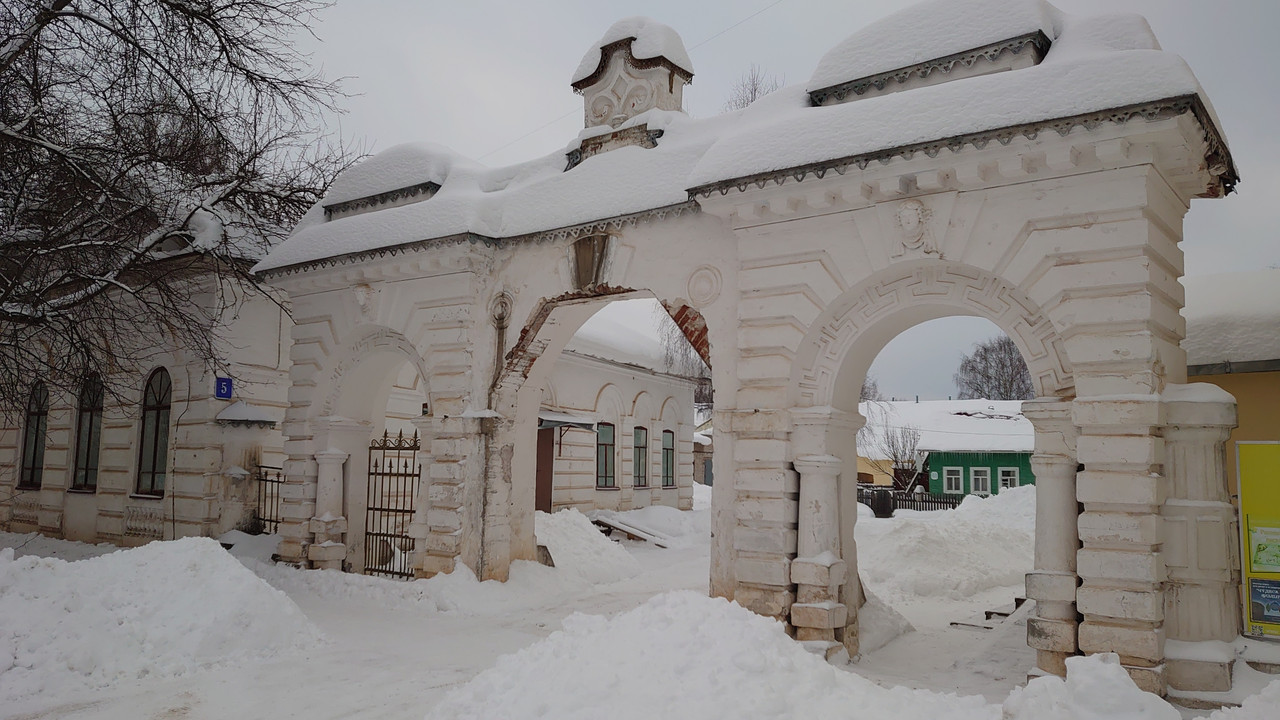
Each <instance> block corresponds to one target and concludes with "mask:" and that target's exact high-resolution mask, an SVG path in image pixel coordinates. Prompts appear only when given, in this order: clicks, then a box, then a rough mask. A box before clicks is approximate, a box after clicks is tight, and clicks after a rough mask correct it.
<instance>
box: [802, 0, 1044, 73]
mask: <svg viewBox="0 0 1280 720" xmlns="http://www.w3.org/2000/svg"><path fill="white" fill-rule="evenodd" d="M1061 19H1062V13H1061V12H1060V11H1059V10H1058V9H1057V8H1055V7H1054V6H1052V5H1050V4H1049V3H1047V2H1044V1H1043V0H929V2H922V3H919V4H917V5H912V6H911V7H908V8H906V9H904V10H901V11H899V12H896V13H894V14H892V15H890V16H888V17H886V18H884V19H883V20H879V21H877V22H874V23H872V24H870V25H868V26H866V27H865V28H863V29H861V30H859V31H857V32H855V33H854V34H852V35H850V36H849V37H848V38H846V39H845V40H844V41H843V42H841V43H840V44H838V45H836V46H835V47H834V48H832V49H831V50H829V51H828V52H827V54H826V55H823V56H822V59H821V60H819V61H818V67H817V69H815V70H814V72H813V75H812V77H810V78H809V83H808V85H807V89H808V90H809V91H810V92H813V91H816V90H821V89H823V88H828V87H832V86H834V85H839V84H841V83H846V82H849V81H852V80H857V79H859V78H864V77H869V76H872V75H877V74H880V73H885V72H890V71H894V70H900V69H902V68H906V67H909V66H912V65H916V64H918V63H922V62H926V61H929V60H933V59H935V58H940V57H945V56H948V55H954V54H956V53H963V52H967V51H969V50H973V49H974V48H979V47H983V46H987V45H991V44H992V43H997V42H1000V41H1003V40H1008V39H1010V38H1014V37H1019V36H1024V35H1029V34H1033V33H1036V32H1042V33H1044V34H1045V36H1047V37H1048V38H1049V39H1050V40H1053V39H1054V38H1056V37H1057V36H1058V27H1059V25H1060V23H1061Z"/></svg>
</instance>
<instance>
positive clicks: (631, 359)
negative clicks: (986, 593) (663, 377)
mask: <svg viewBox="0 0 1280 720" xmlns="http://www.w3.org/2000/svg"><path fill="white" fill-rule="evenodd" d="M668 323H670V324H671V326H672V327H673V328H674V325H675V321H673V320H671V317H670V316H669V315H667V313H666V310H665V309H663V307H662V304H661V303H659V302H658V301H657V300H654V299H653V298H637V299H632V300H615V301H614V302H611V303H609V304H608V305H605V306H604V307H603V308H601V309H600V310H598V311H597V312H596V314H594V315H592V316H591V317H590V318H587V321H586V322H584V323H583V324H582V327H580V328H578V331H577V332H576V333H574V335H573V338H572V339H570V340H569V344H568V345H566V346H565V350H566V351H567V352H571V353H574V354H577V355H587V356H590V357H594V358H598V359H600V360H605V361H607V362H611V363H621V364H624V365H633V366H636V367H640V368H643V369H645V370H650V371H653V372H657V373H665V374H675V375H679V373H677V372H675V371H674V370H673V368H672V363H671V362H669V361H668V360H669V357H668V353H667V349H666V346H665V345H663V342H662V333H661V332H660V331H659V328H660V326H662V325H666V324H668ZM674 332H675V333H676V334H677V335H674V336H679V335H678V333H679V329H678V328H674Z"/></svg>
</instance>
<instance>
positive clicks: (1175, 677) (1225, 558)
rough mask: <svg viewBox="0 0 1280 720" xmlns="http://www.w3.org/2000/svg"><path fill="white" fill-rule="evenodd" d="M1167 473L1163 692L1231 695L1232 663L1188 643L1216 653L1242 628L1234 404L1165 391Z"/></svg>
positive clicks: (1182, 389)
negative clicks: (1233, 489) (1233, 485)
mask: <svg viewBox="0 0 1280 720" xmlns="http://www.w3.org/2000/svg"><path fill="white" fill-rule="evenodd" d="M1163 397H1164V398H1165V403H1166V410H1165V412H1166V422H1167V423H1168V424H1167V426H1166V427H1165V432H1164V435H1165V473H1166V475H1167V476H1168V478H1169V483H1170V487H1169V497H1168V498H1167V499H1166V500H1165V502H1164V504H1163V505H1162V506H1161V507H1160V516H1161V518H1162V519H1163V523H1162V528H1163V531H1164V543H1163V554H1164V558H1165V567H1166V568H1167V572H1168V580H1167V581H1166V583H1165V597H1164V603H1165V610H1164V614H1165V634H1166V637H1167V638H1168V639H1169V640H1171V641H1177V642H1176V643H1171V647H1176V648H1177V651H1176V655H1178V656H1181V657H1174V655H1175V653H1173V652H1171V653H1169V655H1170V657H1169V658H1168V660H1167V665H1168V669H1169V686H1170V687H1172V688H1174V689H1176V690H1184V691H1199V692H1225V691H1227V690H1230V689H1231V661H1230V660H1228V659H1220V660H1206V659H1205V658H1212V657H1216V655H1217V654H1215V653H1206V652H1194V651H1193V650H1192V648H1193V647H1194V646H1193V645H1189V644H1192V643H1204V644H1205V647H1207V648H1212V647H1215V646H1218V647H1220V646H1221V645H1220V644H1221V643H1223V642H1226V643H1230V642H1232V641H1233V640H1235V638H1236V636H1237V635H1238V634H1239V628H1240V621H1241V618H1240V602H1239V596H1238V591H1239V586H1240V562H1239V558H1240V555H1239V547H1238V545H1237V543H1238V538H1239V537H1240V535H1239V528H1238V521H1237V517H1236V509H1235V507H1234V506H1233V505H1232V504H1231V502H1230V496H1229V491H1228V489H1227V482H1226V458H1225V447H1226V441H1227V438H1228V436H1229V435H1230V434H1231V430H1232V428H1234V427H1235V426H1236V407H1235V398H1233V397H1232V396H1231V394H1230V393H1228V392H1226V391H1225V390H1222V389H1221V388H1218V387H1217V386H1214V385H1209V384H1206V383H1195V384H1191V385H1169V386H1167V387H1166V388H1165V391H1164V393H1163Z"/></svg>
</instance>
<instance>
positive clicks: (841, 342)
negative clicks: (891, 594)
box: [790, 261, 1079, 674]
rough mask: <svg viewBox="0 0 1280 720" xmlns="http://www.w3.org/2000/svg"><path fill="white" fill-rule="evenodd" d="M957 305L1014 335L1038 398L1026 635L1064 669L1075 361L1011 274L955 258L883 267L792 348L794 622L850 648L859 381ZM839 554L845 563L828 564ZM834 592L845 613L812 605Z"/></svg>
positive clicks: (1072, 613) (1068, 643)
mask: <svg viewBox="0 0 1280 720" xmlns="http://www.w3.org/2000/svg"><path fill="white" fill-rule="evenodd" d="M954 315H971V316H978V317H983V318H986V319H988V320H991V321H992V322H993V323H995V324H996V325H997V326H999V327H1000V328H1001V329H1002V330H1004V331H1005V332H1006V333H1007V334H1008V335H1009V336H1010V337H1011V338H1013V340H1014V342H1015V343H1016V344H1017V345H1018V348H1019V350H1020V351H1021V353H1022V356H1023V359H1024V360H1025V361H1026V363H1027V365H1028V368H1029V370H1030V372H1031V375H1032V378H1033V382H1034V383H1035V385H1036V388H1037V392H1038V395H1039V396H1040V399H1039V400H1037V401H1034V402H1032V403H1028V405H1027V408H1028V409H1027V411H1026V415H1027V417H1028V419H1030V420H1031V421H1032V423H1033V425H1034V427H1035V428H1036V434H1037V441H1036V452H1035V453H1034V455H1033V460H1032V463H1033V465H1034V468H1035V471H1036V478H1037V488H1038V490H1037V493H1038V495H1037V505H1036V521H1037V524H1036V526H1037V535H1036V553H1035V557H1036V565H1035V573H1034V574H1033V576H1032V577H1029V578H1028V593H1029V597H1031V598H1032V599H1034V600H1036V601H1037V616H1036V617H1035V618H1032V619H1031V620H1030V621H1029V622H1030V627H1031V628H1032V630H1031V631H1030V633H1029V642H1030V643H1031V644H1032V647H1034V648H1036V650H1037V652H1038V656H1039V657H1038V664H1039V666H1040V667H1041V668H1042V669H1044V670H1046V671H1050V672H1056V673H1058V674H1061V673H1063V672H1065V666H1064V664H1063V660H1064V659H1065V657H1067V656H1068V655H1072V654H1075V653H1076V652H1077V650H1078V646H1077V644H1076V625H1077V622H1076V605H1075V594H1074V587H1075V583H1076V575H1075V572H1076V559H1075V554H1076V549H1077V547H1078V543H1079V538H1078V535H1077V532H1076V520H1077V515H1078V511H1077V504H1076V492H1075V488H1076V481H1075V475H1076V464H1077V463H1076V448H1075V428H1074V426H1073V425H1072V424H1071V421H1070V401H1071V399H1072V396H1073V394H1074V381H1073V378H1072V374H1071V361H1070V358H1069V357H1068V356H1067V353H1066V351H1065V345H1064V343H1063V342H1062V338H1061V337H1060V336H1059V335H1058V332H1057V330H1056V329H1055V327H1054V325H1053V323H1052V322H1050V320H1049V319H1048V318H1047V317H1046V316H1045V314H1044V313H1043V312H1042V311H1041V309H1040V308H1039V306H1038V305H1037V304H1036V303H1035V302H1034V301H1032V300H1031V299H1030V298H1028V297H1026V295H1025V294H1024V293H1023V292H1022V291H1020V290H1019V289H1018V288H1017V287H1016V286H1014V285H1013V284H1011V283H1009V282H1008V281H1006V280H1004V279H1002V278H1000V277H998V276H996V275H994V274H992V273H990V272H987V271H984V270H982V269H979V268H975V267H972V266H968V265H964V264H960V263H945V262H936V261H935V262H922V261H915V262H903V263H900V264H898V265H891V266H889V267H887V268H885V269H884V270H882V271H880V272H878V273H876V274H874V275H873V276H871V277H870V278H868V279H866V280H864V281H863V282H861V283H859V284H858V285H856V286H854V287H852V288H850V289H849V290H847V291H845V292H844V293H842V294H841V295H840V296H839V297H838V298H836V299H835V300H834V301H833V302H831V303H830V304H829V305H828V306H827V308H826V309H825V310H824V312H823V313H822V314H821V315H820V316H819V317H818V319H817V320H816V321H815V322H814V323H813V324H812V326H811V328H810V330H809V332H808V334H807V335H806V337H805V339H804V340H803V341H802V342H801V344H800V347H799V348H798V351H797V354H796V362H795V363H794V366H793V370H792V382H791V386H790V392H791V400H792V402H793V403H794V405H793V407H792V411H791V413H792V418H793V422H794V430H793V432H792V436H791V445H792V452H793V454H794V455H793V457H794V461H793V462H794V465H795V469H796V472H797V475H798V478H797V480H798V484H799V497H798V500H799V506H800V507H799V513H798V524H797V534H798V547H797V557H796V558H795V559H794V560H792V561H791V568H792V570H791V577H792V580H793V581H795V583H796V601H797V602H796V603H795V604H793V605H792V609H791V622H792V624H793V625H795V626H796V633H797V637H798V638H800V639H803V640H810V641H818V642H830V643H833V645H832V647H834V643H837V642H839V643H840V644H842V645H843V646H844V647H845V649H846V650H847V651H848V652H849V653H850V654H851V655H856V654H857V652H858V638H857V611H858V605H859V604H860V603H861V601H862V598H863V597H864V595H863V592H862V588H861V583H860V579H859V576H858V571H857V547H856V542H855V540H854V525H855V521H856V518H857V510H856V502H857V498H856V489H855V486H854V484H853V482H854V480H853V479H852V478H850V477H849V474H848V473H845V472H844V469H845V468H855V467H856V466H857V458H858V450H857V430H858V429H859V428H860V427H862V425H863V424H864V423H865V422H866V418H864V417H862V416H861V415H860V414H859V411H858V400H859V388H860V387H861V386H862V381H863V379H864V378H865V377H866V374H867V371H868V369H869V367H870V365H871V362H872V360H873V359H874V358H875V356H876V354H878V353H879V352H880V350H881V349H882V348H883V347H884V346H885V344H886V343H887V342H888V341H889V340H891V339H892V338H893V337H896V336H897V335H898V334H899V333H900V332H902V331H903V330H906V329H907V328H909V327H912V326H914V325H917V324H919V323H921V322H925V321H927V320H933V319H937V318H942V317H948V316H954ZM833 510H834V512H833ZM836 557H838V558H841V562H839V563H832V562H831V559H832V558H836ZM1062 588H1070V590H1069V592H1066V593H1063V592H1061V589H1062ZM832 602H835V603H839V604H840V605H841V606H843V608H844V614H843V616H841V614H840V613H839V612H836V613H831V612H825V613H824V612H818V608H820V607H823V605H824V604H825V603H832ZM811 608H812V609H811ZM828 626H830V627H828Z"/></svg>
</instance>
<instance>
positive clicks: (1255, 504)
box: [1236, 442, 1280, 637]
mask: <svg viewBox="0 0 1280 720" xmlns="http://www.w3.org/2000/svg"><path fill="white" fill-rule="evenodd" d="M1236 451H1237V452H1238V453H1239V462H1238V463H1237V465H1236V467H1238V468H1239V470H1240V517H1241V520H1242V522H1241V523H1240V528H1241V531H1242V532H1241V534H1242V536H1243V537H1242V538H1241V540H1242V542H1241V549H1242V551H1243V552H1242V553H1241V554H1242V555H1243V556H1244V558H1243V559H1244V601H1245V602H1244V611H1245V634H1246V635H1253V636H1258V637H1263V636H1270V637H1280V443H1261V442H1259V443H1251V442H1241V443H1238V444H1237V445H1236Z"/></svg>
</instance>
